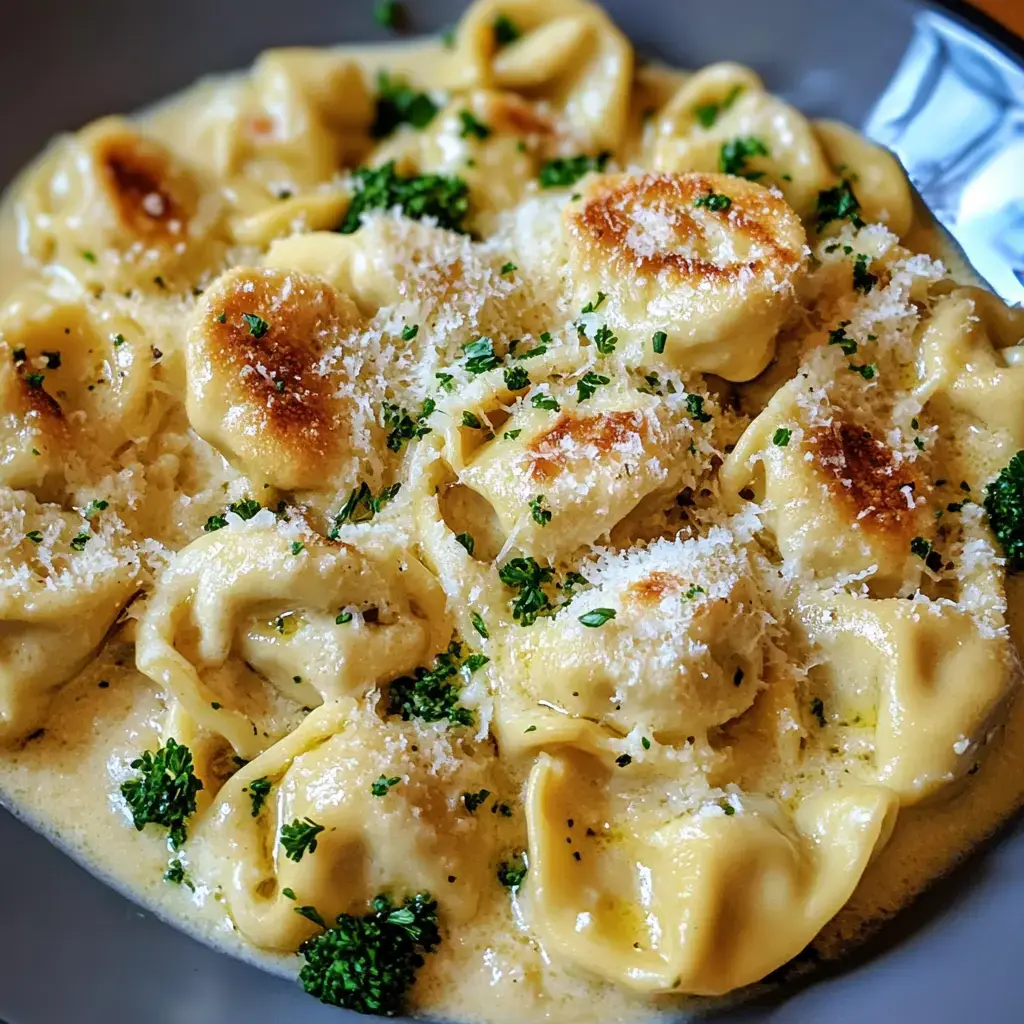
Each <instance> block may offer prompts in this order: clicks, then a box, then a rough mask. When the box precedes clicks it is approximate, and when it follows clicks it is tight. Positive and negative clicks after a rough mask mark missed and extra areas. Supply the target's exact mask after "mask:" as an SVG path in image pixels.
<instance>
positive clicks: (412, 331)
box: [402, 324, 420, 341]
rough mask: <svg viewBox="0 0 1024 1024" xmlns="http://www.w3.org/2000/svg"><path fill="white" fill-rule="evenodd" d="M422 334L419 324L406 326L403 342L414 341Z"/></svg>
mask: <svg viewBox="0 0 1024 1024" xmlns="http://www.w3.org/2000/svg"><path fill="white" fill-rule="evenodd" d="M419 333H420V325H419V324H406V325H405V327H403V328H402V341H412V339H413V338H415V337H416V335H417V334H419Z"/></svg>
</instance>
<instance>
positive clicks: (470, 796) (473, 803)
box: [462, 789, 491, 814]
mask: <svg viewBox="0 0 1024 1024" xmlns="http://www.w3.org/2000/svg"><path fill="white" fill-rule="evenodd" d="M490 795H491V793H490V790H487V789H481V790H480V791H479V792H477V793H463V794H462V802H463V803H464V804H465V805H466V810H467V811H469V813H470V814H476V812H477V810H478V809H479V808H480V807H481V806H482V805H483V803H484V801H485V800H486V799H487V798H488V797H489V796H490Z"/></svg>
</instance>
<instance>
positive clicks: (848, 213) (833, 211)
mask: <svg viewBox="0 0 1024 1024" xmlns="http://www.w3.org/2000/svg"><path fill="white" fill-rule="evenodd" d="M815 216H816V217H817V220H818V230H819V231H820V230H821V229H822V228H823V227H824V226H825V225H826V224H829V223H831V222H832V221H834V220H846V219H848V220H849V221H850V223H851V224H852V225H853V226H854V227H855V228H862V227H863V226H864V221H863V220H862V219H861V216H860V203H859V202H858V200H857V197H856V196H855V195H854V194H853V186H852V185H851V184H850V181H849V179H848V178H843V180H842V182H841V183H840V184H838V185H837V186H836V187H835V188H826V189H823V190H822V191H821V192H819V193H818V209H817V211H816V213H815Z"/></svg>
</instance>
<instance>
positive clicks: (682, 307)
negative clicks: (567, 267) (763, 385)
mask: <svg viewBox="0 0 1024 1024" xmlns="http://www.w3.org/2000/svg"><path fill="white" fill-rule="evenodd" d="M709 197H719V198H713V199H709ZM565 229H566V234H567V236H568V240H569V247H570V253H571V256H570V258H571V266H572V269H573V280H574V282H575V284H576V287H577V295H578V297H579V298H580V302H581V305H582V303H583V302H584V301H586V298H585V297H587V296H589V297H592V296H593V295H595V294H596V293H597V292H599V291H600V292H604V293H606V294H607V295H608V296H609V300H608V307H607V315H608V317H609V320H610V322H611V323H612V324H613V326H615V327H616V328H617V329H621V330H622V331H623V332H628V333H629V335H630V337H631V339H632V345H631V347H630V350H629V354H630V355H631V356H633V357H634V358H637V359H643V360H644V361H645V362H653V363H665V364H667V365H668V366H672V367H675V368H677V369H681V370H700V371H703V372H707V373H715V374H718V375H719V376H722V377H725V378H726V379H727V380H737V381H742V380H749V379H750V378H752V377H756V376H757V375H758V374H759V373H760V372H761V371H762V370H763V369H764V368H765V367H766V366H767V365H768V363H769V361H770V360H771V358H772V355H773V353H774V342H775V336H776V334H777V333H778V330H779V327H780V326H781V325H782V322H783V320H784V319H785V317H786V315H787V313H788V312H789V310H790V309H791V308H792V306H793V302H794V299H795V285H796V283H797V282H798V281H799V279H800V277H801V274H802V272H803V266H804V257H803V246H804V243H805V235H804V230H803V227H802V226H801V224H800V220H799V218H798V217H797V216H796V215H795V214H794V213H793V211H792V210H791V209H790V208H789V207H788V206H787V205H786V204H785V203H784V202H783V201H782V200H781V199H779V198H778V197H777V196H776V195H774V194H772V193H771V192H769V191H767V190H766V189H764V188H762V187H761V186H760V185H757V184H754V183H751V182H747V181H743V180H741V179H737V178H730V177H726V176H724V175H718V174H645V175H610V176H604V177H596V178H593V179H592V180H591V182H590V184H589V185H587V186H585V187H584V188H583V189H582V195H581V198H580V199H579V201H578V203H570V204H569V205H568V206H567V207H566V211H565ZM658 331H662V332H664V333H665V334H666V335H667V340H666V341H665V342H664V344H663V345H662V346H661V347H660V348H661V351H660V352H657V354H652V353H654V352H655V351H656V350H655V349H654V347H653V344H652V340H651V339H652V337H653V336H654V334H655V333H656V332H658Z"/></svg>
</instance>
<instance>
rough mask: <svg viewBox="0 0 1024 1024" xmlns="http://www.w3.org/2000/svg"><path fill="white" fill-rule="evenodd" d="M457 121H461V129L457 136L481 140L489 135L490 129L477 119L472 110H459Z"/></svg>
mask: <svg viewBox="0 0 1024 1024" xmlns="http://www.w3.org/2000/svg"><path fill="white" fill-rule="evenodd" d="M459 121H461V122H462V129H461V131H460V132H459V137H460V138H463V139H468V138H474V139H479V140H480V141H481V142H483V141H484V139H487V138H489V137H490V136H491V129H490V128H489V127H488V126H487V125H485V124H484V123H483V121H481V120H479V118H477V117H476V116H475V115H474V114H473V112H472V111H469V110H460V111H459Z"/></svg>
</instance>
